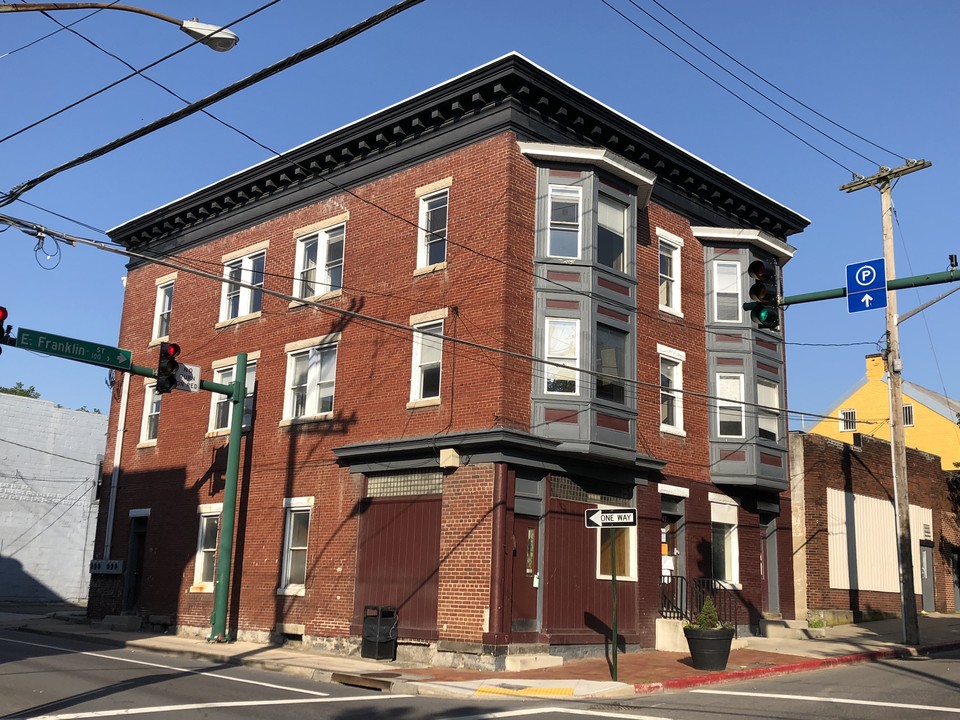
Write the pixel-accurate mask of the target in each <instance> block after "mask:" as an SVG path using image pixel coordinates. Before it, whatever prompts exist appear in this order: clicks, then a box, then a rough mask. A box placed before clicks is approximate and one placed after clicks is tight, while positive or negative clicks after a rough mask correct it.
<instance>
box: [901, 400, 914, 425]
mask: <svg viewBox="0 0 960 720" xmlns="http://www.w3.org/2000/svg"><path fill="white" fill-rule="evenodd" d="M903 425H904V427H913V405H912V404H908V405H904V406H903Z"/></svg>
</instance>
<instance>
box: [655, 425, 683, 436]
mask: <svg viewBox="0 0 960 720" xmlns="http://www.w3.org/2000/svg"><path fill="white" fill-rule="evenodd" d="M660 432H662V433H664V434H666V435H676V436H677V437H686V436H687V431H686V430H684V429H683V428H678V427H674V426H673V425H661V426H660Z"/></svg>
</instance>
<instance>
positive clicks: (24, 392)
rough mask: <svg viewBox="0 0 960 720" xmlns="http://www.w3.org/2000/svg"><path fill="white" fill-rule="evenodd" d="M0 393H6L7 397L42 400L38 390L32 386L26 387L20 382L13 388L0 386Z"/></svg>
mask: <svg viewBox="0 0 960 720" xmlns="http://www.w3.org/2000/svg"><path fill="white" fill-rule="evenodd" d="M0 393H6V394H7V395H19V396H20V397H28V398H32V399H33V400H37V399H39V398H40V393H39V392H37V389H36V388H35V387H34V386H33V385H31V386H30V387H24V386H23V383H22V382H18V383H17V384H16V385H14V386H13V387H2V386H0Z"/></svg>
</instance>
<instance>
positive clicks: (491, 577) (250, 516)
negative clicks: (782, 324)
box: [91, 54, 808, 667]
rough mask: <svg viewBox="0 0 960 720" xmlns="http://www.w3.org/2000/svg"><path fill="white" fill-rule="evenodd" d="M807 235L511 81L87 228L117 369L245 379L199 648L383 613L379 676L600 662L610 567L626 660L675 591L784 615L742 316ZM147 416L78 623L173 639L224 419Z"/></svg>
mask: <svg viewBox="0 0 960 720" xmlns="http://www.w3.org/2000/svg"><path fill="white" fill-rule="evenodd" d="M807 222H808V221H807V220H806V219H805V218H803V217H802V216H800V215H798V214H796V213H795V212H793V211H791V210H790V209H788V208H786V207H784V206H783V205H780V204H779V203H776V202H775V201H773V200H771V199H770V198H768V197H766V196H764V195H762V194H761V193H759V192H757V191H755V190H753V189H752V188H750V187H748V186H746V185H744V184H742V183H740V182H739V181H737V180H735V179H734V178H732V177H730V176H729V175H727V174H725V173H723V172H722V171H720V170H718V169H716V168H715V167H713V166H711V165H709V164H707V163H705V162H703V161H702V160H700V159H698V158H696V157H694V156H693V155H690V154H689V153H687V152H686V151H684V150H682V149H681V148H679V147H677V146H675V145H673V144H671V143H669V142H668V141H666V140H664V139H663V138H662V137H660V136H658V135H656V134H654V133H652V132H650V131H649V130H647V129H646V128H643V127H642V126H640V125H638V124H636V123H635V122H633V121H632V120H630V119H628V118H626V117H624V116H622V115H620V114H618V113H616V112H615V111H613V110H611V109H610V108H608V107H606V106H604V105H602V104H601V103H598V102H596V101H595V100H593V99H591V98H589V97H588V96H586V95H584V94H583V93H581V92H580V91H578V90H576V89H575V88H572V87H571V86H569V85H567V84H566V83H564V82H563V81H561V80H560V79H558V78H556V77H554V76H552V75H550V74H549V73H547V72H545V71H544V70H542V69H541V68H539V67H537V66H535V65H533V64H532V63H530V62H529V61H527V60H525V59H524V58H522V57H520V56H518V55H515V54H511V55H508V56H505V57H503V58H501V59H499V60H496V61H494V62H491V63H489V64H488V65H485V66H483V67H481V68H478V69H476V70H474V71H472V72H470V73H467V74H465V75H462V76H460V77H458V78H455V79H453V80H450V81H449V82H447V83H444V84H442V85H440V86H438V87H436V88H433V89H431V90H428V91H426V92H424V93H421V94H419V95H417V96H415V97H413V98H410V99H408V100H405V101H403V102H401V103H398V104H396V105H393V106H391V107H389V108H387V109H386V110H383V111H381V112H379V113H375V114H373V115H371V116H369V117H367V118H365V119H363V120H359V121H357V122H355V123H353V124H351V125H348V126H346V127H344V128H342V129H340V130H337V131H335V132H333V133H330V134H329V135H326V136H323V137H321V138H318V139H317V140H314V141H312V142H310V143H307V144H304V145H302V146H300V147H298V148H296V149H294V150H291V151H290V152H288V153H286V154H285V155H283V156H282V157H278V158H275V159H271V160H268V161H265V162H263V163H261V164H259V165H257V166H255V167H252V168H249V169H247V170H243V171H240V172H238V173H237V174H235V175H233V176H231V177H228V178H225V179H224V180H222V181H220V182H218V183H215V184H213V185H211V186H209V187H207V188H204V189H202V190H199V191H197V192H196V193H193V194H191V195H189V196H187V197H184V198H181V199H180V200H176V201H174V202H172V203H170V204H168V205H165V206H163V207H161V208H159V209H158V210H155V211H152V212H150V213H147V214H145V215H143V216H141V217H138V218H135V219H133V220H131V221H129V222H128V223H126V224H124V225H122V226H120V227H118V228H115V229H113V230H112V231H111V233H110V235H111V237H112V238H113V239H114V240H115V241H117V242H119V243H122V244H123V245H125V246H126V247H127V248H129V249H130V250H131V251H134V252H136V253H138V255H136V256H134V258H133V259H132V260H131V262H130V265H129V275H128V280H127V285H126V297H125V302H124V310H123V318H122V324H121V332H120V338H121V339H120V344H121V346H122V347H125V348H131V349H132V350H133V353H134V358H135V362H138V363H142V364H145V365H148V366H152V365H153V364H154V363H155V362H156V354H157V347H158V344H159V343H161V342H163V341H166V340H172V341H175V342H176V343H178V344H179V345H180V347H181V348H182V349H183V354H182V358H181V359H182V360H184V361H186V362H187V363H190V364H194V365H198V366H199V367H200V368H201V375H202V376H203V377H204V378H205V379H208V380H210V379H212V380H213V381H215V382H220V383H227V382H232V380H233V377H234V372H235V364H236V359H235V358H236V355H237V353H238V352H245V353H247V354H248V365H247V368H248V373H247V378H248V383H247V387H248V393H249V397H248V403H247V411H248V413H247V417H246V419H245V432H244V436H243V440H242V443H243V445H242V448H241V480H240V501H239V506H238V510H237V531H236V538H235V543H234V559H233V566H232V569H233V576H232V590H231V595H230V608H229V611H230V612H229V622H230V629H231V633H232V634H233V635H234V636H240V637H250V638H261V639H265V638H268V637H274V638H276V637H279V636H296V637H299V638H302V639H303V641H304V642H305V643H308V644H311V643H312V644H323V645H325V646H330V647H356V644H357V638H358V635H359V632H360V629H361V624H362V621H363V618H364V614H365V611H366V608H367V606H378V607H382V606H391V607H396V608H397V609H398V618H399V631H400V651H401V652H410V651H412V650H413V649H416V648H419V649H420V650H421V651H422V652H427V653H429V654H430V655H432V656H433V657H434V658H435V659H436V661H437V662H440V663H451V664H452V663H463V664H474V665H478V666H479V665H484V666H493V667H503V666H504V665H505V664H509V663H507V662H506V660H505V658H508V657H509V656H510V655H511V654H513V653H517V652H527V653H530V652H534V653H536V652H539V653H540V654H546V653H550V654H553V655H570V654H582V653H584V652H591V651H599V650H602V648H603V647H604V645H605V642H607V641H608V640H609V636H610V630H609V627H610V624H611V595H612V592H611V586H612V580H613V576H614V574H615V575H616V577H617V580H618V587H619V592H618V595H619V607H620V616H619V632H620V635H621V637H620V639H619V640H620V642H621V643H626V644H629V645H630V646H632V647H638V646H639V647H653V646H654V641H655V638H654V632H655V630H654V628H655V619H656V617H657V615H658V613H659V612H660V610H661V603H662V598H663V597H664V593H663V590H664V588H665V587H670V588H672V589H677V588H679V590H678V593H677V594H675V595H672V596H671V598H672V600H671V601H676V602H677V603H679V605H680V606H681V607H682V606H685V604H686V602H687V600H686V599H681V600H678V598H679V597H680V596H681V595H682V596H684V598H685V597H686V594H685V592H683V590H684V588H681V587H680V586H684V585H685V584H686V581H689V583H691V584H692V583H693V582H694V581H698V580H699V581H702V584H703V587H707V588H708V589H710V590H711V591H713V592H724V593H726V595H727V596H728V597H731V598H733V602H734V603H735V604H736V606H737V607H738V608H739V610H738V614H737V620H738V622H739V623H740V624H741V625H743V626H744V628H746V627H748V626H753V627H755V626H757V625H758V624H759V618H760V615H761V613H762V612H772V613H778V612H779V613H782V614H785V615H787V616H788V617H790V616H791V614H792V612H793V600H792V593H791V592H789V587H790V579H791V578H792V567H791V561H790V541H789V538H790V533H791V530H790V512H789V503H788V502H787V501H786V499H783V500H781V493H782V492H783V491H784V490H785V489H786V488H787V484H788V477H787V466H786V453H787V441H786V425H785V420H784V412H783V410H784V408H785V402H784V394H785V393H784V382H785V377H786V375H785V370H784V353H783V342H782V335H781V333H780V332H779V330H776V329H769V330H762V329H759V328H758V327H756V326H755V325H754V323H752V322H751V318H750V314H749V313H747V312H744V311H743V310H742V304H743V302H744V301H745V300H747V296H748V288H749V284H750V282H751V281H750V278H748V275H747V268H748V266H749V265H750V264H751V263H752V262H756V261H760V262H762V263H766V264H768V265H769V266H771V267H775V268H777V267H782V265H783V264H784V263H786V262H787V261H788V260H789V259H790V257H791V256H792V254H793V252H794V248H793V247H791V246H790V245H789V244H787V242H786V238H787V237H788V236H790V235H791V234H793V233H796V232H799V231H801V230H802V229H803V228H804V227H805V226H806V224H807ZM197 269H199V270H202V271H203V272H204V274H199V275H198V274H196V272H195V271H196V270H197ZM211 274H212V275H213V276H214V277H211ZM218 279H221V281H218ZM162 398H163V399H162V412H161V402H160V396H158V395H156V393H155V392H154V388H153V387H152V382H151V381H149V380H147V381H146V382H145V381H144V380H143V379H142V378H133V379H132V380H131V381H130V383H129V392H128V394H127V395H125V396H124V399H123V400H121V402H118V403H116V404H115V405H114V407H113V409H112V414H111V423H112V427H118V426H120V427H121V432H119V433H118V435H117V437H118V438H119V441H120V442H121V443H122V445H121V448H120V449H121V452H120V457H121V461H120V469H119V478H120V480H119V485H118V487H117V489H116V493H115V498H116V513H115V518H116V521H115V523H114V526H113V527H112V528H106V527H104V526H102V525H101V527H100V529H99V533H98V543H101V542H102V538H103V536H104V535H105V534H107V533H112V536H113V545H114V548H115V549H118V548H123V547H129V548H130V550H129V551H128V553H127V555H126V556H125V559H126V566H125V569H124V570H123V571H122V572H120V573H118V574H114V575H110V574H106V573H104V574H99V575H96V576H95V577H94V580H93V590H92V593H91V614H93V615H98V614H99V615H102V614H105V613H108V612H117V611H119V610H126V611H128V612H133V613H140V614H142V615H144V616H149V615H156V614H160V615H165V616H168V617H170V618H172V619H173V621H174V622H175V623H176V624H177V625H178V627H180V628H181V629H187V628H193V629H195V630H197V631H199V632H205V631H206V629H207V627H208V622H209V620H208V619H209V617H210V612H211V609H212V590H213V577H214V575H213V570H214V567H215V565H216V562H217V557H216V552H217V543H216V540H217V533H218V530H219V527H220V523H219V520H220V511H221V503H222V497H223V496H222V493H223V479H224V470H225V465H224V459H225V455H226V442H227V427H228V425H229V421H228V418H229V403H228V402H226V401H221V400H220V397H219V396H214V397H213V399H212V401H211V398H210V396H208V395H206V394H203V393H201V394H189V393H185V392H180V391H177V392H174V393H172V394H169V395H164V396H162ZM112 447H113V446H111V448H112ZM111 455H112V453H111ZM598 506H602V507H611V508H629V509H635V510H636V512H637V516H638V524H637V527H636V528H635V529H634V528H629V527H628V528H621V529H618V530H615V531H609V530H608V531H604V532H603V534H601V533H600V532H598V531H597V530H594V529H588V528H587V527H585V521H584V511H585V510H588V509H591V508H596V507H598ZM611 543H612V545H611ZM98 547H100V545H99V544H98ZM614 550H615V552H614ZM121 554H122V553H121ZM614 555H615V556H616V566H615V567H614V566H613V565H612V563H613V556H614ZM761 556H763V561H762V562H761ZM118 557H119V556H118ZM131 563H132V565H131ZM614 569H615V571H616V572H615V573H614V572H612V571H613V570H614ZM671 592H672V591H671Z"/></svg>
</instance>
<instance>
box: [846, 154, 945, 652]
mask: <svg viewBox="0 0 960 720" xmlns="http://www.w3.org/2000/svg"><path fill="white" fill-rule="evenodd" d="M931 165H932V163H930V162H928V161H926V160H911V161H908V162H907V164H906V165H903V166H901V167H899V168H895V169H890V168H880V172H878V173H877V174H875V175H871V176H870V177H866V178H860V179H858V180H855V181H853V182H850V183H847V184H846V185H841V186H840V189H841V190H843V191H845V192H848V193H849V192H854V191H856V190H862V189H863V188H867V187H875V188H877V189H878V190H879V191H880V207H881V213H882V221H883V258H884V262H885V264H886V268H887V282H888V283H889V281H890V280H892V279H893V278H895V277H896V270H895V266H894V247H893V196H892V187H891V185H890V183H891V181H892V180H894V179H896V178H899V177H902V176H903V175H908V174H909V173H912V172H916V171H917V170H923V169H924V168H928V167H930V166H931ZM886 335H887V350H886V353H885V355H884V358H885V361H886V370H887V386H888V388H889V391H890V456H891V464H892V467H893V495H894V511H895V513H896V516H897V557H898V559H899V564H900V605H901V609H902V618H903V643H904V645H919V644H920V626H919V624H918V618H917V600H916V593H915V592H914V589H913V542H912V540H911V537H910V495H909V491H908V482H907V450H906V441H905V439H904V431H903V375H902V372H903V361H902V360H901V359H900V332H899V329H898V327H897V294H896V292H895V291H894V290H892V289H890V287H889V285H888V286H887V331H886Z"/></svg>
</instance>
